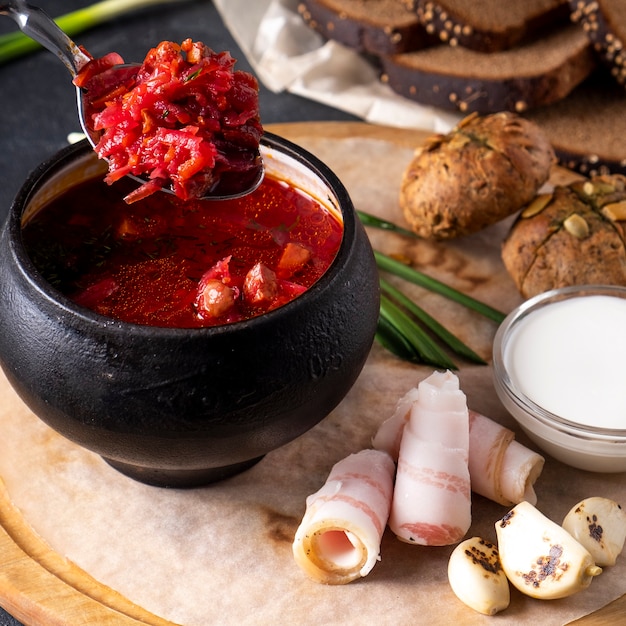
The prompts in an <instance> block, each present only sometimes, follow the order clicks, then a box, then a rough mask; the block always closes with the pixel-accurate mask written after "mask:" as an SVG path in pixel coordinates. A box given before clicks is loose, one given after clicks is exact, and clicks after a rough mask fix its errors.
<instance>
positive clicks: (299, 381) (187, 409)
mask: <svg viewBox="0 0 626 626" xmlns="http://www.w3.org/2000/svg"><path fill="white" fill-rule="evenodd" d="M262 153H263V159H264V162H265V166H266V170H267V172H268V173H269V174H273V175H274V176H275V177H278V178H282V179H285V180H287V181H289V182H290V183H291V184H292V185H294V186H295V187H298V188H300V189H303V190H305V191H306V192H308V193H309V194H310V195H312V196H313V197H314V198H316V199H318V200H319V201H320V202H321V203H323V205H324V206H325V207H327V208H329V210H332V211H335V212H336V214H337V215H338V216H339V218H340V219H342V220H343V227H344V234H343V240H342V243H341V246H340V249H339V251H338V253H337V256H336V257H335V260H334V262H333V263H332V265H331V266H330V268H329V269H328V270H327V271H326V273H325V274H324V275H323V276H322V277H321V279H319V280H318V281H317V282H316V283H315V284H314V285H313V286H311V287H310V288H309V289H308V290H307V291H306V292H305V293H303V294H302V295H300V296H299V297H297V298H296V299H295V300H293V301H291V302H290V303H288V304H286V305H284V306H282V307H281V308H278V309H275V310H273V311H271V312H269V313H265V314H263V315H261V316H258V317H255V318H252V319H249V320H246V321H241V322H236V323H232V324H227V325H223V326H217V327H212V328H199V329H181V328H160V327H154V326H144V325H138V324H130V323H125V322H120V321H117V320H114V319H112V318H107V317H104V316H101V315H99V314H96V313H94V312H92V311H91V310H89V309H85V308H82V307H80V306H78V305H76V304H74V303H73V302H72V301H71V300H70V299H68V298H67V297H65V296H64V295H62V294H61V293H60V292H59V291H58V290H57V289H55V288H54V287H52V286H51V285H50V284H49V283H48V282H46V280H44V279H43V277H42V276H41V275H40V274H39V273H38V271H37V270H36V268H35V267H34V265H33V263H32V261H31V259H30V258H29V256H28V254H27V252H26V250H25V248H24V246H23V243H22V238H21V227H22V220H23V216H24V215H28V214H29V213H30V212H31V211H37V210H38V208H40V207H41V206H42V205H43V204H45V203H46V202H47V201H49V200H50V199H51V198H54V197H55V196H58V195H59V194H60V193H61V192H62V191H63V190H65V189H67V188H68V186H71V185H75V184H77V183H79V182H80V181H83V180H86V179H89V178H92V177H93V176H100V175H103V170H102V167H103V166H102V164H101V162H99V161H98V160H97V158H96V157H95V155H94V153H93V150H92V149H91V148H90V147H89V146H88V145H87V144H86V143H84V142H81V143H80V144H76V145H74V146H71V147H68V148H66V149H65V150H63V151H61V152H60V153H59V154H57V155H56V156H54V157H53V158H52V159H50V160H49V161H47V162H46V163H43V164H42V165H41V166H40V167H39V168H38V169H37V170H36V171H34V172H33V173H32V174H31V176H30V177H29V178H28V180H27V181H26V183H25V184H24V186H23V187H22V189H21V190H20V191H19V193H18V195H17V197H16V199H15V201H14V203H13V205H12V207H11V209H10V213H9V215H8V218H7V220H6V222H5V224H4V227H3V230H2V233H1V240H0V306H1V308H0V365H1V366H2V369H3V370H4V372H5V375H6V376H7V378H8V380H9V381H10V383H11V384H12V386H13V387H14V388H15V390H16V391H17V393H18V394H19V395H20V396H21V398H22V399H23V401H24V402H25V403H26V404H27V406H28V407H29V408H30V409H31V410H32V411H33V412H34V413H35V414H36V415H37V416H38V417H39V418H40V419H42V420H43V421H44V422H45V423H47V424H48V425H49V426H50V427H52V428H53V429H54V430H56V431H57V432H59V433H60V434H62V435H63V436H65V437H66V438H68V439H69V440H71V441H73V442H75V443H76V444H78V445H80V446H83V447H84V448H86V449H88V450H90V451H92V452H94V453H97V454H99V455H101V456H102V457H103V458H104V459H105V460H106V461H107V462H108V463H109V464H110V465H112V466H113V467H114V468H116V469H117V470H119V471H121V472H122V473H124V474H126V475H128V476H130V477H132V478H134V479H136V480H139V481H141V482H144V483H148V484H153V485H159V486H172V487H192V486H198V485H204V484H208V483H211V482H214V481H217V480H221V479H224V478H227V477H229V476H232V475H235V474H237V473H239V472H241V471H243V470H245V469H247V468H249V467H251V466H252V465H253V464H254V463H256V462H257V461H259V460H260V459H261V458H262V457H263V456H264V455H265V454H267V453H268V452H270V451H271V450H274V449H276V448H278V447H280V446H282V445H284V444H286V443H287V442H289V441H291V440H293V439H295V438H296V437H298V436H300V435H301V434H303V433H304V432H305V431H307V430H309V429H310V428H311V427H313V426H314V425H315V424H317V423H318V422H320V421H321V420H322V419H323V418H324V417H325V416H327V415H328V414H329V413H330V412H331V411H332V410H333V408H335V407H336V406H337V405H338V404H339V402H340V401H341V400H342V399H343V398H344V396H345V395H346V393H347V392H348V391H349V389H350V388H351V387H352V385H353V384H354V382H355V380H356V378H357V377H358V375H359V373H360V371H361V369H362V367H363V365H364V363H365V360H366V358H367V356H368V353H369V350H370V348H371V345H372V341H373V338H374V334H375V331H376V326H377V320H378V310H379V293H378V273H377V269H376V265H375V261H374V257H373V253H372V250H371V247H370V244H369V241H368V239H367V236H366V234H365V232H364V229H363V227H362V226H361V224H360V222H359V220H358V218H357V216H356V214H355V211H354V207H353V205H352V202H351V200H350V197H349V195H348V193H347V192H346V190H345V188H344V187H343V185H342V184H341V182H340V181H339V180H338V178H337V177H336V176H335V175H334V174H333V173H332V172H331V171H330V170H329V169H328V168H327V167H326V166H325V165H324V164H323V163H321V162H320V161H319V160H318V159H316V158H315V157H314V156H313V155H311V154H309V153H307V152H306V151H304V150H303V149H302V148H300V147H298V146H295V145H293V144H292V143H290V142H288V141H286V140H284V139H282V138H279V137H277V136H274V135H270V134H267V135H266V136H265V137H264V139H263V142H262Z"/></svg>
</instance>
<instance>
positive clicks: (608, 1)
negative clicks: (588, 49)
mask: <svg viewBox="0 0 626 626" xmlns="http://www.w3.org/2000/svg"><path fill="white" fill-rule="evenodd" d="M569 2H570V5H571V9H572V20H573V21H575V22H577V23H579V24H580V25H581V26H582V27H583V29H584V31H585V32H586V33H587V36H588V37H589V39H590V40H591V41H592V43H593V46H594V49H595V50H596V51H597V52H598V53H599V55H600V57H601V58H602V59H603V60H604V62H605V63H606V64H607V65H608V66H609V67H610V68H611V74H612V76H613V77H614V78H615V79H616V80H617V82H618V83H619V84H620V85H626V50H625V49H624V46H626V0H569Z"/></svg>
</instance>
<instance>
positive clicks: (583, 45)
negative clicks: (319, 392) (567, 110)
mask: <svg viewBox="0 0 626 626" xmlns="http://www.w3.org/2000/svg"><path fill="white" fill-rule="evenodd" d="M381 63H382V67H383V74H382V75H381V80H383V82H386V83H388V84H389V86H390V87H391V88H392V89H393V90H394V91H395V92H397V93H399V94H401V95H403V96H405V97H407V98H410V99H412V100H415V101H416V102H418V103H420V104H424V105H430V106H435V107H439V108H442V109H447V110H453V111H461V112H462V113H469V112H473V111H476V112H478V113H494V112H497V111H515V112H518V113H519V112H522V111H526V110H529V109H533V108H536V107H538V106H543V105H546V104H551V103H553V102H558V101H559V100H562V99H563V98H564V97H565V96H567V95H568V94H569V93H570V92H571V91H572V90H573V89H574V88H575V87H576V86H577V85H578V84H580V83H581V82H582V81H583V80H584V79H585V78H586V77H587V76H589V74H590V73H591V72H592V71H593V69H594V68H595V65H596V61H595V55H594V53H593V50H592V48H591V44H590V42H589V40H588V39H587V36H586V35H585V33H584V32H583V31H582V29H581V28H580V27H579V26H577V25H575V24H568V25H567V26H564V27H562V28H559V29H557V30H555V31H554V32H552V33H551V34H549V35H546V36H545V37H540V38H538V39H537V40H534V41H532V42H528V43H525V44H523V45H520V46H518V47H516V48H513V49H512V50H505V51H502V52H493V53H485V52H476V51H473V50H467V49H466V48H462V47H460V46H455V47H452V46H448V45H439V46H435V47H432V48H427V49H424V50H419V51H416V52H409V53H404V54H397V55H391V56H387V57H381Z"/></svg>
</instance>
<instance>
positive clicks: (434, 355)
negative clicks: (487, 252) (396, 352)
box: [380, 294, 457, 370]
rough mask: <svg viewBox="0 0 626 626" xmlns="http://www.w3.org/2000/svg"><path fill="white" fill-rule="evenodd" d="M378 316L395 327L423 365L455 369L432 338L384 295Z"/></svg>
mask: <svg viewBox="0 0 626 626" xmlns="http://www.w3.org/2000/svg"><path fill="white" fill-rule="evenodd" d="M380 315H381V317H382V318H383V319H384V320H385V321H387V322H389V323H390V324H392V325H393V326H395V327H396V329H397V330H398V333H400V334H401V335H403V336H404V337H405V338H406V340H407V341H408V342H409V343H410V344H411V346H412V347H413V349H414V350H415V351H416V352H417V354H419V356H420V358H421V359H422V360H423V361H424V363H429V364H430V365H434V366H435V367H439V368H442V369H451V370H455V369H457V367H456V365H455V364H454V362H453V361H452V360H451V359H450V357H448V355H447V354H446V353H445V352H444V351H443V350H442V349H441V348H440V347H439V346H438V345H437V344H436V343H435V342H434V341H433V340H432V338H431V337H430V336H429V335H428V334H427V333H426V332H425V331H424V330H423V329H422V328H420V327H419V326H418V325H417V324H416V323H415V322H414V321H413V320H412V319H411V318H410V317H409V316H408V315H407V314H406V313H405V312H404V311H403V310H402V309H400V307H398V306H397V305H396V304H395V303H393V302H392V301H391V300H390V299H389V298H388V297H387V296H386V295H384V294H381V298H380Z"/></svg>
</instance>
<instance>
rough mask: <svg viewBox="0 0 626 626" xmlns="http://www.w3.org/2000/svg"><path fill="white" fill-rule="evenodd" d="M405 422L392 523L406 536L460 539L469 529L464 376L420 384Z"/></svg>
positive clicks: (437, 542)
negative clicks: (462, 381)
mask: <svg viewBox="0 0 626 626" xmlns="http://www.w3.org/2000/svg"><path fill="white" fill-rule="evenodd" d="M418 390H419V394H418V397H417V401H416V402H414V403H413V405H412V407H411V415H410V417H409V421H408V422H407V424H406V425H405V427H404V432H403V434H402V441H401V443H400V451H399V455H398V468H397V472H396V484H395V488H394V493H393V500H392V503H391V513H390V517H389V527H390V529H391V530H392V531H393V532H394V533H395V535H396V536H397V537H398V539H400V540H401V541H406V542H407V543H415V544H420V545H428V546H443V545H450V544H453V543H457V542H459V541H460V540H461V539H462V538H463V537H464V536H465V534H466V533H467V531H468V530H469V527H470V524H471V521H472V513H471V506H472V504H471V488H470V474H469V467H468V458H469V412H468V409H467V401H466V397H465V394H464V393H463V392H462V391H461V390H460V388H459V379H458V378H457V377H456V376H455V375H454V374H453V373H452V372H449V371H448V372H445V373H442V372H435V373H433V374H432V375H431V376H429V377H428V378H427V379H426V380H423V381H422V382H421V383H420V384H419V387H418Z"/></svg>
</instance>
